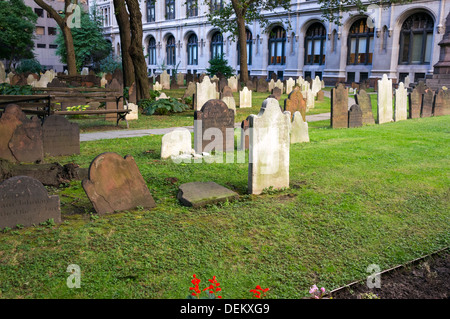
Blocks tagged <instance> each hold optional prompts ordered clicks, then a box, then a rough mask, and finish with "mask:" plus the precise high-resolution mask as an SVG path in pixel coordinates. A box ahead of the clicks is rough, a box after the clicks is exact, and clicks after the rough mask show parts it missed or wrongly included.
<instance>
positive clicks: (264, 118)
mask: <svg viewBox="0 0 450 319" xmlns="http://www.w3.org/2000/svg"><path fill="white" fill-rule="evenodd" d="M290 118H291V114H290V112H282V111H281V108H280V104H279V103H278V101H277V100H276V99H273V98H268V99H266V100H265V101H264V102H263V104H262V107H261V110H260V112H259V114H258V115H254V114H251V115H250V116H249V117H248V119H249V128H250V136H249V137H250V138H249V146H250V150H249V167H248V189H249V193H250V194H261V192H262V191H263V190H264V189H266V188H269V187H273V188H274V189H280V188H285V187H289V145H290V138H289V129H290Z"/></svg>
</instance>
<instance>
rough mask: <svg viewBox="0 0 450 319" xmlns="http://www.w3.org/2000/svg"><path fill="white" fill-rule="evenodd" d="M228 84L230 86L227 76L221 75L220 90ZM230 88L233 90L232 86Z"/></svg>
mask: <svg viewBox="0 0 450 319" xmlns="http://www.w3.org/2000/svg"><path fill="white" fill-rule="evenodd" d="M226 86H227V87H229V86H228V80H227V78H225V77H221V78H220V79H219V92H222V91H223V88H224V87H226ZM230 90H231V88H230Z"/></svg>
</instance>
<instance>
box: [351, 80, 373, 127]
mask: <svg viewBox="0 0 450 319" xmlns="http://www.w3.org/2000/svg"><path fill="white" fill-rule="evenodd" d="M355 101H356V104H358V105H359V107H360V108H361V111H362V123H363V125H366V124H375V119H374V118H373V113H372V101H371V100H370V96H369V94H367V92H366V91H365V90H362V89H361V90H359V92H358V94H356V95H355Z"/></svg>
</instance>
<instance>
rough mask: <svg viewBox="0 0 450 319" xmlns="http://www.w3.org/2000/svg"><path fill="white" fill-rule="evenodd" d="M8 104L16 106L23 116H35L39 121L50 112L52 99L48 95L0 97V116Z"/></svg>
mask: <svg viewBox="0 0 450 319" xmlns="http://www.w3.org/2000/svg"><path fill="white" fill-rule="evenodd" d="M8 104H17V105H19V106H20V107H21V109H22V111H23V112H24V113H25V114H30V115H36V116H38V117H39V118H40V119H41V120H43V119H44V118H45V117H46V116H49V115H50V114H51V112H52V111H51V109H52V98H51V96H49V95H42V94H36V95H0V114H1V113H2V112H3V111H4V109H5V107H6V106H7V105H8Z"/></svg>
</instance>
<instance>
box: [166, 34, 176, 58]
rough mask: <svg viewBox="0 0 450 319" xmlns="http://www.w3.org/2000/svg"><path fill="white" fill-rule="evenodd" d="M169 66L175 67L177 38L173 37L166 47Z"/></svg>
mask: <svg viewBox="0 0 450 319" xmlns="http://www.w3.org/2000/svg"><path fill="white" fill-rule="evenodd" d="M166 57H167V65H175V38H174V37H173V35H171V36H170V37H169V38H168V39H167V45H166Z"/></svg>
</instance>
